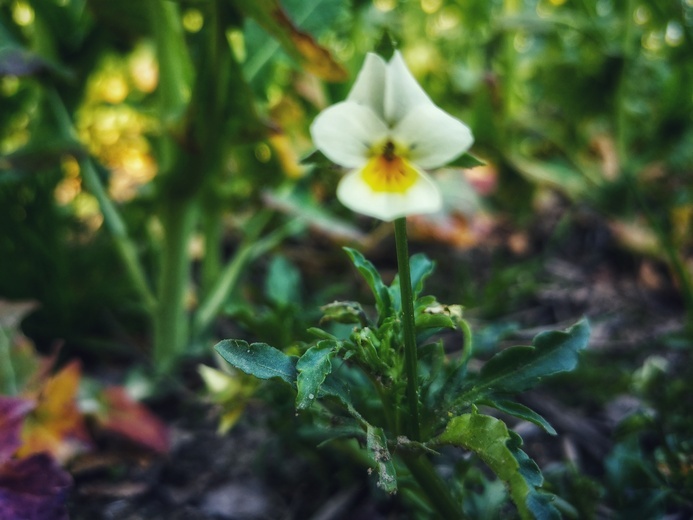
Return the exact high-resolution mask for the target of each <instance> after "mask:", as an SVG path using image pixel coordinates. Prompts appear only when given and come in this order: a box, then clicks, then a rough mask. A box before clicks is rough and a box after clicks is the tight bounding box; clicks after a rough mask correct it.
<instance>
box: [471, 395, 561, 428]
mask: <svg viewBox="0 0 693 520" xmlns="http://www.w3.org/2000/svg"><path fill="white" fill-rule="evenodd" d="M480 404H484V405H486V406H490V407H492V408H495V409H496V410H500V411H501V412H503V413H507V414H508V415H512V416H513V417H518V418H520V419H524V420H525V421H529V422H531V423H534V424H536V425H537V426H540V427H541V428H542V429H543V430H544V431H545V432H546V433H548V434H549V435H556V430H554V429H553V426H551V425H550V424H549V423H548V422H547V421H546V419H544V418H543V417H542V416H541V415H539V414H538V413H537V412H535V411H534V410H532V409H531V408H527V407H526V406H525V405H523V404H520V403H516V402H515V401H509V400H507V399H485V400H483V401H480Z"/></svg>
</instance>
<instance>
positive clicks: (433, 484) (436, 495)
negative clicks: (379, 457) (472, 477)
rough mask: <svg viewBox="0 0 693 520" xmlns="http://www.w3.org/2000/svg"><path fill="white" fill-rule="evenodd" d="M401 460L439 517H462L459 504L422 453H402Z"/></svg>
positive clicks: (449, 519) (450, 519) (450, 518)
mask: <svg viewBox="0 0 693 520" xmlns="http://www.w3.org/2000/svg"><path fill="white" fill-rule="evenodd" d="M402 460H403V461H404V463H405V464H406V465H407V468H409V471H410V472H411V474H412V476H413V477H414V480H416V482H417V484H419V486H420V487H421V489H422V490H423V491H424V493H426V496H427V497H428V499H429V503H430V505H431V506H432V507H433V508H434V509H435V510H436V511H437V512H438V514H439V515H440V518H444V519H445V520H456V519H462V518H464V513H463V512H462V508H461V507H460V504H459V503H458V502H457V501H456V500H455V499H454V498H453V497H452V495H451V494H450V491H449V489H448V488H447V487H446V486H445V484H444V483H443V481H442V480H441V479H440V476H438V474H437V473H436V472H435V470H434V469H433V466H432V465H431V463H430V461H429V460H428V459H427V458H426V457H425V456H424V455H421V454H414V453H408V454H402Z"/></svg>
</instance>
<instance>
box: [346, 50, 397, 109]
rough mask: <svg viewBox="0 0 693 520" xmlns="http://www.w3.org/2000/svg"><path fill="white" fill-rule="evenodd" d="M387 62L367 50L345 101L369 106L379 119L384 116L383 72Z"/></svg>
mask: <svg viewBox="0 0 693 520" xmlns="http://www.w3.org/2000/svg"><path fill="white" fill-rule="evenodd" d="M386 70H387V64H386V63H385V60H383V59H382V58H381V57H380V56H378V55H377V54H373V53H372V52H369V53H368V54H367V55H366V60H365V61H364V62H363V66H362V67H361V70H360V71H359V73H358V75H357V76H356V81H355V82H354V85H353V86H352V87H351V91H350V92H349V95H348V96H347V101H353V102H354V103H358V104H359V105H364V106H367V107H369V108H370V109H371V110H373V112H375V113H376V114H377V115H378V116H379V117H380V118H381V119H384V118H385V112H384V111H385V108H384V98H385V73H386Z"/></svg>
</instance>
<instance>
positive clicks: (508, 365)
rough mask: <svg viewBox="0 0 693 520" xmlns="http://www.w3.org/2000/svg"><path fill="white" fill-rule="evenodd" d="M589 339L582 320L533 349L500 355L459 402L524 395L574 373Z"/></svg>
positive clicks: (546, 335) (545, 335) (548, 336)
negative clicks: (551, 378) (544, 381)
mask: <svg viewBox="0 0 693 520" xmlns="http://www.w3.org/2000/svg"><path fill="white" fill-rule="evenodd" d="M589 335H590V327H589V324H588V322H587V320H586V319H583V320H581V321H579V322H578V323H576V324H575V325H573V326H572V327H571V328H570V329H568V330H566V331H550V332H542V333H541V334H539V335H537V336H536V337H535V338H534V341H533V342H532V345H531V346H517V347H510V348H507V349H505V350H503V351H502V352H499V353H498V354H496V355H495V356H493V357H492V358H491V359H490V360H489V361H488V362H487V363H486V364H485V365H484V367H483V368H482V369H481V372H480V373H479V377H478V378H477V379H476V381H475V382H474V386H473V387H472V388H471V389H469V390H467V391H466V392H463V394H462V395H461V396H460V398H459V401H467V402H472V403H474V402H478V401H480V400H482V399H484V398H486V397H489V396H493V395H494V394H513V393H517V392H521V391H523V390H527V389H528V388H531V387H533V386H535V385H537V384H538V383H539V382H541V380H542V379H544V378H546V377H549V376H552V375H554V374H558V373H560V372H568V371H570V370H573V369H574V368H575V367H576V366H577V363H578V354H579V352H580V351H581V350H583V349H584V348H585V347H587V343H588V341H589Z"/></svg>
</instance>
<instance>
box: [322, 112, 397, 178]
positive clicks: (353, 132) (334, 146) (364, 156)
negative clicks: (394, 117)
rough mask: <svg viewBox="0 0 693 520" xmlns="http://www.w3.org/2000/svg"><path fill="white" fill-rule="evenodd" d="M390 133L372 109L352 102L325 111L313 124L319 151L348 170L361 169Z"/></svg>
mask: <svg viewBox="0 0 693 520" xmlns="http://www.w3.org/2000/svg"><path fill="white" fill-rule="evenodd" d="M387 132H388V129H387V127H386V126H385V123H384V122H383V121H382V120H381V119H380V118H379V117H378V116H377V115H376V114H375V113H374V112H373V111H372V110H371V109H370V108H368V107H365V106H362V105H359V104H357V103H353V102H351V101H342V102H341V103H337V104H336V105H332V106H331V107H328V108H326V109H325V110H323V111H322V112H320V114H318V117H316V118H315V120H314V121H313V124H311V125H310V135H311V137H312V138H313V143H314V144H315V146H316V147H317V149H318V150H320V151H321V152H322V153H324V154H325V155H326V156H327V157H328V158H329V159H330V160H332V161H334V162H335V163H337V164H339V165H341V166H344V167H346V168H357V167H359V166H362V165H363V164H364V163H365V162H366V161H367V160H368V152H369V149H370V147H371V145H372V144H373V143H374V142H377V141H380V140H382V139H383V138H384V137H385V136H386V135H387Z"/></svg>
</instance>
